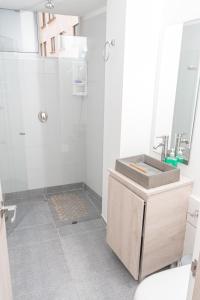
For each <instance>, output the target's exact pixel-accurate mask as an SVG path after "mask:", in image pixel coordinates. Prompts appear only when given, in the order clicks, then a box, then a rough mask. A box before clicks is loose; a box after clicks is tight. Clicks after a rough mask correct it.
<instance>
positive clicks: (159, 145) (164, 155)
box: [153, 135, 169, 161]
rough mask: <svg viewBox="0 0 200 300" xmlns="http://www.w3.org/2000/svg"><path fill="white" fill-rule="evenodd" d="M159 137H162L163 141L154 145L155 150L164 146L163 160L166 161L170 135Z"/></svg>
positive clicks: (159, 137) (160, 137)
mask: <svg viewBox="0 0 200 300" xmlns="http://www.w3.org/2000/svg"><path fill="white" fill-rule="evenodd" d="M157 138H158V139H162V142H161V143H160V144H158V145H157V146H155V147H153V149H154V150H156V149H158V148H159V147H162V152H161V161H164V160H165V158H166V157H167V154H168V144H169V135H162V136H157Z"/></svg>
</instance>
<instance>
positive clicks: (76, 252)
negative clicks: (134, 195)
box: [62, 230, 127, 280]
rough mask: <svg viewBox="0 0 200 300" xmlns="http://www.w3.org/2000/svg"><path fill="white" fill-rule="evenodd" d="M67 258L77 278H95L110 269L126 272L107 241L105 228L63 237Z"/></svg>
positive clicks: (73, 275)
mask: <svg viewBox="0 0 200 300" xmlns="http://www.w3.org/2000/svg"><path fill="white" fill-rule="evenodd" d="M62 244H63V249H64V253H65V258H66V261H67V264H68V267H69V269H70V272H71V276H72V278H73V279H75V280H78V279H79V280H86V279H89V278H93V277H94V276H95V275H96V274H98V273H101V274H105V273H106V272H108V271H111V270H113V271H115V272H121V273H123V272H124V273H126V272H127V271H126V269H125V267H124V266H123V265H122V263H121V262H120V261H119V259H118V258H117V257H116V255H115V254H114V253H113V252H112V251H111V249H110V248H109V246H108V245H107V244H106V241H105V230H96V231H93V232H87V233H85V234H80V235H71V236H64V237H62Z"/></svg>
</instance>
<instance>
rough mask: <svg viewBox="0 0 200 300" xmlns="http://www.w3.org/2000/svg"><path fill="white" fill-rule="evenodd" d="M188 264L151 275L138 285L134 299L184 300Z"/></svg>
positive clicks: (187, 281)
mask: <svg viewBox="0 0 200 300" xmlns="http://www.w3.org/2000/svg"><path fill="white" fill-rule="evenodd" d="M189 278H190V265H186V266H181V267H178V268H174V269H169V270H166V271H162V272H159V273H156V274H154V275H151V276H149V277H147V278H146V279H144V280H143V281H142V282H141V283H140V285H139V286H138V288H137V290H136V293H135V296H134V300H161V299H162V300H186V299H187V291H188V285H189Z"/></svg>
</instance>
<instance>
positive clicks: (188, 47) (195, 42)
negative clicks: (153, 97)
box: [155, 21, 200, 164]
mask: <svg viewBox="0 0 200 300" xmlns="http://www.w3.org/2000/svg"><path fill="white" fill-rule="evenodd" d="M199 58H200V21H194V22H187V23H185V24H183V25H173V26H169V28H168V29H167V30H166V33H165V37H164V42H163V51H162V57H161V65H160V79H159V87H158V105H157V113H156V125H155V136H160V135H169V138H170V143H169V145H170V149H174V152H173V153H175V155H176V156H177V157H180V158H181V162H182V163H184V164H188V163H189V158H190V151H191V146H192V136H193V128H194V122H195V114H196V108H197V100H198V88H199ZM155 143H156V142H155ZM170 149H169V150H170Z"/></svg>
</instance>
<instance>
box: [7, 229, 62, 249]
mask: <svg viewBox="0 0 200 300" xmlns="http://www.w3.org/2000/svg"><path fill="white" fill-rule="evenodd" d="M57 238H58V234H57V231H56V229H55V227H54V226H53V225H51V224H48V225H41V226H35V227H30V228H25V229H20V230H16V231H12V232H10V233H9V234H8V247H9V249H11V248H16V247H22V246H23V247H24V246H29V245H34V244H35V243H41V242H45V241H49V240H55V239H57Z"/></svg>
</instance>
